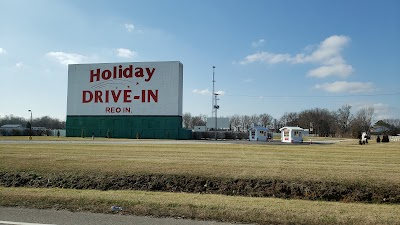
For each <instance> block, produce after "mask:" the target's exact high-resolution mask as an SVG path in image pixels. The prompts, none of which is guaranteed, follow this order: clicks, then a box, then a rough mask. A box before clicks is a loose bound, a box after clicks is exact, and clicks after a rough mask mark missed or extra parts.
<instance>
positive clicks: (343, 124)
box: [336, 105, 351, 137]
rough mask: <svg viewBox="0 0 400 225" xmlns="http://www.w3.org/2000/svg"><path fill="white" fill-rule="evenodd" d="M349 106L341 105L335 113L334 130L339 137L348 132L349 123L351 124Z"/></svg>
mask: <svg viewBox="0 0 400 225" xmlns="http://www.w3.org/2000/svg"><path fill="white" fill-rule="evenodd" d="M350 109H351V106H350V105H343V106H342V107H341V108H340V109H338V110H337V112H336V128H337V131H338V134H339V136H341V137H343V136H345V135H346V134H348V132H349V131H350V122H351V113H350Z"/></svg>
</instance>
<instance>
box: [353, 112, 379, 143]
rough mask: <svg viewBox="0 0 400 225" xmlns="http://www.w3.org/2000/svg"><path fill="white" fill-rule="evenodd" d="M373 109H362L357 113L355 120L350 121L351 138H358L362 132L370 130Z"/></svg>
mask: <svg viewBox="0 0 400 225" xmlns="http://www.w3.org/2000/svg"><path fill="white" fill-rule="evenodd" d="M373 115H374V108H373V107H369V108H362V109H360V110H358V111H357V113H356V115H355V118H354V119H353V120H352V121H351V131H352V135H353V137H357V138H358V137H359V136H360V135H361V133H362V132H368V131H369V130H370V128H371V122H372V116H373Z"/></svg>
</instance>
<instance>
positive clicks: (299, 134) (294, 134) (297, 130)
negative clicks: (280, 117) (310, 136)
mask: <svg viewBox="0 0 400 225" xmlns="http://www.w3.org/2000/svg"><path fill="white" fill-rule="evenodd" d="M279 130H280V131H281V142H286V143H294V142H297V143H301V142H303V135H304V133H305V131H304V129H303V128H301V127H282V128H281V129H279Z"/></svg>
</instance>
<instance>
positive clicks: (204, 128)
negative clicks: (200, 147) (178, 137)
mask: <svg viewBox="0 0 400 225" xmlns="http://www.w3.org/2000/svg"><path fill="white" fill-rule="evenodd" d="M206 130H207V128H206V126H194V128H193V132H204V131H206Z"/></svg>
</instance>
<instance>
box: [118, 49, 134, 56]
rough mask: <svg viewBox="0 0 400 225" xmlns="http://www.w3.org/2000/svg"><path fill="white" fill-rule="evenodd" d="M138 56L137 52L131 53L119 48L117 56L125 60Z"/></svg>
mask: <svg viewBox="0 0 400 225" xmlns="http://www.w3.org/2000/svg"><path fill="white" fill-rule="evenodd" d="M135 55H136V52H134V51H131V50H129V49H126V48H119V49H117V56H119V57H123V58H132V57H134V56H135Z"/></svg>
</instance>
